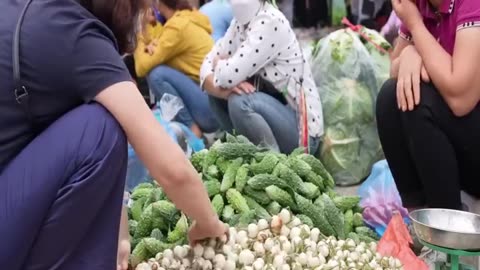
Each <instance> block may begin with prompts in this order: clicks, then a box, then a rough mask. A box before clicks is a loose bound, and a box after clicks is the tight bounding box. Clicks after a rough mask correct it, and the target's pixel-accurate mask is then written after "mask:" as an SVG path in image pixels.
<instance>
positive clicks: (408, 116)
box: [377, 0, 480, 209]
mask: <svg viewBox="0 0 480 270" xmlns="http://www.w3.org/2000/svg"><path fill="white" fill-rule="evenodd" d="M392 4H393V8H394V10H395V13H396V14H397V16H398V17H399V18H400V20H401V21H402V26H401V29H400V36H401V37H402V38H401V39H400V41H399V43H398V44H397V46H396V48H395V49H394V52H393V54H392V60H393V63H392V68H391V75H392V79H390V80H389V81H387V82H386V83H385V85H384V86H383V88H382V89H381V92H380V94H379V96H378V100H377V120H378V132H379V135H380V140H381V142H382V146H383V149H384V152H385V157H386V159H387V161H388V163H389V165H390V168H391V171H392V174H393V176H394V178H395V182H396V184H397V186H398V189H399V191H400V193H401V196H402V199H403V203H404V205H405V206H406V207H407V208H420V207H425V206H427V207H439V208H449V209H461V208H462V203H461V198H460V193H461V190H464V191H466V192H468V193H470V194H471V195H473V196H476V197H479V196H480V167H479V164H480V105H479V101H480V1H479V0H417V1H412V0H392Z"/></svg>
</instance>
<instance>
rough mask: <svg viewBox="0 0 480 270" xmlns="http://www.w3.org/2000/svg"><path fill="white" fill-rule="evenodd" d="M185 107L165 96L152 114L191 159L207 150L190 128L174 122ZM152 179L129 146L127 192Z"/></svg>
mask: <svg viewBox="0 0 480 270" xmlns="http://www.w3.org/2000/svg"><path fill="white" fill-rule="evenodd" d="M183 107H184V104H183V102H182V100H181V99H180V98H178V97H176V96H173V95H170V94H164V95H163V97H162V99H161V100H160V102H158V104H157V106H156V108H154V109H153V110H152V113H153V115H154V116H155V118H156V119H157V121H158V122H159V123H160V124H161V125H162V126H163V128H164V129H165V130H166V131H167V133H168V134H169V136H170V137H171V138H172V139H173V140H174V141H175V142H176V143H177V144H178V145H179V146H180V147H181V148H182V150H183V151H184V152H185V155H186V156H187V157H190V156H191V154H192V153H193V152H198V151H201V150H203V149H205V144H204V142H203V141H202V140H201V139H199V138H197V136H195V134H193V132H192V131H191V130H190V129H189V128H188V127H186V126H185V125H183V124H181V123H178V122H175V121H173V119H175V116H177V114H178V112H180V110H181V109H183ZM150 178H151V177H150V175H149V172H148V170H147V168H146V167H145V166H144V165H143V163H142V161H141V160H140V159H139V158H138V156H137V155H136V154H135V151H134V149H133V147H132V146H131V145H129V146H128V167H127V181H126V189H127V191H131V190H132V189H133V188H135V187H136V186H137V185H138V184H140V183H144V182H148V181H150Z"/></svg>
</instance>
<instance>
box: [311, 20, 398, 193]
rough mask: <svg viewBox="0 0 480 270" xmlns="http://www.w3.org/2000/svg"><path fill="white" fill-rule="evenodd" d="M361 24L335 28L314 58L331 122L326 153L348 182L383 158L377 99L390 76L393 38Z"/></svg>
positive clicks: (324, 156)
mask: <svg viewBox="0 0 480 270" xmlns="http://www.w3.org/2000/svg"><path fill="white" fill-rule="evenodd" d="M357 30H358V31H357V32H355V31H353V30H351V29H345V30H338V31H336V32H333V33H331V34H330V35H328V36H327V37H325V38H324V39H322V40H320V41H319V43H318V44H317V45H316V48H315V49H314V50H313V52H314V53H313V56H312V58H311V59H312V71H313V76H314V79H315V82H316V83H317V86H318V90H319V93H320V96H321V98H322V103H323V109H324V121H325V127H326V128H325V136H324V140H323V144H322V148H321V153H320V158H321V160H322V161H323V163H324V165H325V167H326V168H327V170H328V171H329V172H330V173H331V174H332V175H333V177H334V179H335V182H336V183H337V184H338V185H342V186H345V185H354V184H357V183H359V182H361V181H362V180H364V179H365V178H366V177H367V176H368V175H369V173H370V170H371V167H372V165H373V164H374V163H375V162H376V161H378V160H380V159H381V158H382V150H381V146H380V141H379V139H378V136H377V131H376V122H375V100H376V96H377V93H378V91H379V89H380V87H381V84H383V82H384V81H385V80H386V79H387V78H388V73H389V60H388V53H386V51H387V50H388V49H389V48H388V47H389V44H388V42H386V41H385V40H384V39H383V38H382V37H381V36H380V35H379V34H375V32H374V31H371V30H367V29H364V28H358V29H357ZM359 33H361V34H359ZM367 40H370V41H367ZM374 44H375V45H374ZM384 47H386V48H384Z"/></svg>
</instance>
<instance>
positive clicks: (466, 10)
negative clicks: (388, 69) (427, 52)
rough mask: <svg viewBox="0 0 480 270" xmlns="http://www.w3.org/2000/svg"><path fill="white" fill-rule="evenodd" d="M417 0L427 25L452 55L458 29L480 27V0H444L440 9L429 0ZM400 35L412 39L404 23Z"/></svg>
mask: <svg viewBox="0 0 480 270" xmlns="http://www.w3.org/2000/svg"><path fill="white" fill-rule="evenodd" d="M416 2H417V7H418V9H419V10H420V13H421V14H422V16H423V22H424V23H425V26H426V27H427V29H428V30H429V31H430V33H431V34H432V35H433V36H434V37H435V38H436V39H437V41H438V42H439V43H440V45H442V47H443V48H444V49H445V50H446V51H447V52H448V53H449V54H450V55H452V54H453V48H454V46H455V36H456V33H457V31H459V30H461V29H465V28H470V27H480V0H443V2H442V4H441V6H440V8H439V9H438V10H435V9H434V8H433V7H432V5H431V4H430V2H429V1H428V0H417V1H416ZM400 37H402V38H404V39H406V40H408V41H412V36H411V34H410V32H409V31H408V29H407V28H406V27H405V25H403V24H402V26H401V27H400Z"/></svg>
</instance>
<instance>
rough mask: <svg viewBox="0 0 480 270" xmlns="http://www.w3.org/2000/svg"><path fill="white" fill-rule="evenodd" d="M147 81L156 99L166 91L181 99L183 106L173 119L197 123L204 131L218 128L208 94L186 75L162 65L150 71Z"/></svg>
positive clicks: (189, 125)
mask: <svg viewBox="0 0 480 270" xmlns="http://www.w3.org/2000/svg"><path fill="white" fill-rule="evenodd" d="M147 81H148V85H149V87H150V89H151V90H152V92H153V94H154V95H155V96H156V97H157V98H158V99H161V98H162V96H163V94H166V93H168V94H171V95H173V96H176V97H179V98H181V99H182V101H183V104H184V106H185V107H184V108H183V109H182V110H180V112H179V113H178V114H177V116H176V117H175V119H174V120H175V121H177V122H180V123H182V124H184V125H186V126H187V127H191V126H193V124H197V125H198V126H199V127H200V129H201V130H202V131H203V132H206V133H210V132H214V131H216V130H217V129H218V123H217V121H216V120H215V117H214V115H213V112H212V111H211V110H210V106H209V104H208V95H207V94H206V93H205V92H203V91H202V89H201V88H200V87H199V85H198V83H196V82H194V81H193V80H192V79H190V78H189V77H188V76H187V75H185V74H183V73H182V72H180V71H178V70H176V69H174V68H171V67H168V66H164V65H162V66H158V67H156V68H154V69H153V70H152V71H150V74H148V76H147Z"/></svg>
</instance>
